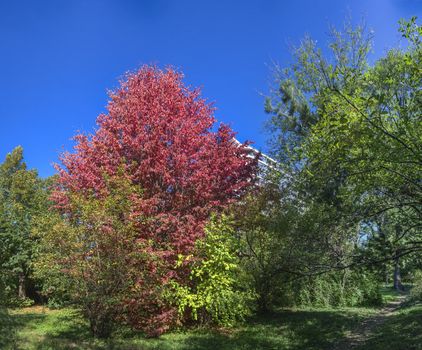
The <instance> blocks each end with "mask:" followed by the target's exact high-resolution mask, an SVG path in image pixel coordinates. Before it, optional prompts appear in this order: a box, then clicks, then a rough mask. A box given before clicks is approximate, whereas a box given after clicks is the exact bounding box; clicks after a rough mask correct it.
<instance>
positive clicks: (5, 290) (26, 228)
mask: <svg viewBox="0 0 422 350" xmlns="http://www.w3.org/2000/svg"><path fill="white" fill-rule="evenodd" d="M42 185H43V183H42V181H41V180H40V179H39V178H38V175H37V172H36V171H35V170H28V169H27V167H26V164H25V162H24V161H23V149H22V147H17V148H15V149H14V150H13V152H12V153H9V154H8V155H7V157H6V160H5V161H4V162H3V163H2V164H0V286H1V287H2V288H1V289H2V293H1V294H2V295H0V300H1V298H3V302H5V303H13V304H16V303H17V301H16V300H17V299H18V298H20V299H22V303H27V301H26V297H27V295H26V294H27V287H28V285H29V280H30V278H31V260H32V257H33V254H34V251H35V249H36V247H37V241H36V240H35V239H34V238H33V237H32V236H31V230H32V227H33V226H34V222H35V218H36V216H37V215H38V214H39V213H40V211H41V210H42V208H43V207H42V206H43V200H44V198H43V188H42Z"/></svg>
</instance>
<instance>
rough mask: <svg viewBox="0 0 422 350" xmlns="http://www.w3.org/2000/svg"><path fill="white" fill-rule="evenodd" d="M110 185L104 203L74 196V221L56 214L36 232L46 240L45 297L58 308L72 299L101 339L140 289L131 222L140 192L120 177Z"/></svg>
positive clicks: (42, 254) (40, 264)
mask: <svg viewBox="0 0 422 350" xmlns="http://www.w3.org/2000/svg"><path fill="white" fill-rule="evenodd" d="M107 185H108V188H107V191H108V195H107V196H105V197H103V198H97V197H96V196H95V195H94V194H89V195H87V196H82V195H74V196H72V198H71V203H69V204H70V205H72V206H73V209H74V211H73V213H74V215H73V216H67V217H63V216H61V215H60V214H59V213H56V212H54V211H51V212H49V213H48V214H47V215H44V217H42V218H40V219H39V221H38V227H37V230H36V232H35V233H34V234H35V235H36V236H38V237H39V239H40V248H39V251H38V256H37V259H36V261H35V262H34V268H35V276H36V277H37V278H38V279H39V280H41V281H42V285H43V293H44V294H45V296H46V297H48V298H49V299H50V302H51V303H52V304H58V305H60V304H62V303H63V302H66V301H68V300H69V299H71V301H72V302H74V303H76V304H77V305H79V306H80V307H81V308H82V311H83V313H84V315H85V316H86V317H87V319H88V320H89V321H90V326H91V330H92V332H93V334H95V335H96V336H98V337H107V336H108V335H109V334H110V333H111V331H112V329H113V327H114V323H115V321H116V319H117V318H122V317H123V310H124V308H123V301H124V299H125V298H126V297H127V294H126V293H129V289H130V288H132V287H133V286H134V284H135V283H134V279H133V277H134V276H135V271H133V270H131V269H130V268H129V266H130V265H129V264H128V261H130V259H132V258H133V254H136V252H135V251H136V249H135V247H136V244H135V232H134V230H133V226H132V224H128V223H127V220H125V218H127V217H128V216H130V215H131V214H132V213H133V210H132V207H131V204H130V198H132V196H137V195H140V192H139V189H138V188H136V187H135V186H133V185H130V184H129V182H128V181H127V180H126V179H125V178H124V177H120V176H116V177H115V178H110V179H108V180H107ZM132 273H133V274H132ZM139 273H140V272H139Z"/></svg>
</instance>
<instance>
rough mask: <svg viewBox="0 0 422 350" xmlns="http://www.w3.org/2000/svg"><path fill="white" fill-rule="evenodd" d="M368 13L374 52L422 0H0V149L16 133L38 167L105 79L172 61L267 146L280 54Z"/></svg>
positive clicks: (84, 123)
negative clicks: (266, 97) (266, 106)
mask: <svg viewBox="0 0 422 350" xmlns="http://www.w3.org/2000/svg"><path fill="white" fill-rule="evenodd" d="M348 15H351V16H352V19H353V21H358V20H359V19H360V18H362V17H364V18H365V19H366V22H367V24H368V26H369V27H370V28H372V29H373V30H374V32H375V46H374V52H373V57H374V58H375V57H379V56H380V55H382V54H383V53H384V52H385V51H386V50H387V49H388V48H391V47H393V46H397V45H398V44H399V43H400V36H399V35H398V34H397V21H398V20H399V19H400V18H409V17H411V16H412V15H419V18H421V17H422V0H367V1H364V0H349V1H346V0H335V1H334V0H327V1H317V0H314V1H311V0H295V1H272V0H255V1H248V0H243V1H230V0H225V1H224V0H213V1H198V0H196V1H194V0H186V1H184V0H178V1H164V0H155V1H153V0H150V1H146V0H145V1H142V0H138V1H135V0H133V1H128V0H114V1H111V0H110V1H106V0H103V1H96V0H86V1H78V0H73V1H65V0H54V1H43V0H38V1H19V0H14V1H5V0H0V82H1V84H0V121H1V123H0V158H1V159H3V158H4V156H5V154H6V153H8V152H10V151H11V150H12V149H13V148H14V147H15V146H17V145H22V146H23V147H24V150H25V158H26V161H27V163H28V165H29V166H30V167H35V168H37V169H38V170H39V173H40V175H41V176H49V175H52V174H53V173H54V169H53V168H52V166H51V165H52V163H53V162H56V161H57V159H58V155H59V154H60V153H61V152H62V151H63V150H66V149H67V150H69V149H71V146H72V142H71V141H70V139H71V137H72V136H73V135H74V134H75V133H76V132H77V131H78V130H81V131H85V132H91V131H93V129H94V127H95V119H96V116H97V115H98V114H99V113H100V112H103V111H104V107H105V105H106V103H107V92H106V91H107V89H112V88H114V87H116V86H117V79H118V78H119V77H120V76H121V75H122V74H123V73H124V72H126V71H128V70H134V69H136V68H137V67H139V66H140V65H142V64H148V63H154V64H157V65H159V66H166V65H172V66H174V67H176V68H178V69H179V70H181V71H183V72H184V74H185V77H186V78H185V81H186V83H187V84H189V85H192V86H200V87H202V89H203V95H204V96H205V97H206V98H207V99H208V100H210V101H213V102H215V105H216V107H217V112H216V117H217V119H218V120H219V121H222V122H225V123H229V124H230V125H231V126H232V127H233V129H234V130H236V131H237V132H238V138H239V139H240V140H242V141H243V140H245V139H249V140H253V141H255V146H256V147H258V148H260V149H262V150H264V151H265V150H266V142H267V141H266V140H267V139H268V135H267V134H266V133H265V132H264V130H263V123H264V121H265V120H266V118H267V116H266V115H265V113H264V111H263V97H262V94H265V93H267V92H268V90H269V85H270V83H271V73H270V68H271V64H272V62H274V61H276V62H278V63H279V64H281V65H282V66H286V65H288V64H289V62H290V60H291V58H290V54H289V46H291V45H292V44H297V43H298V42H299V40H300V39H301V38H302V37H303V36H304V35H305V34H310V35H311V36H312V37H314V38H315V39H317V40H318V42H319V43H321V44H322V45H324V44H325V43H326V42H327V36H326V33H327V28H328V25H329V24H334V25H337V26H339V25H341V23H342V22H343V20H344V18H345V17H347V16H348Z"/></svg>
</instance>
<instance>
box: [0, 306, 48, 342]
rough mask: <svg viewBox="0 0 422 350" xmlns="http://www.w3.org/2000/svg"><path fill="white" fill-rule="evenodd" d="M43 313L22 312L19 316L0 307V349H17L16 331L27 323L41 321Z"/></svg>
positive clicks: (43, 316)
mask: <svg viewBox="0 0 422 350" xmlns="http://www.w3.org/2000/svg"><path fill="white" fill-rule="evenodd" d="M44 318H45V315H43V314H32V313H31V314H22V315H19V317H16V315H12V314H10V313H9V312H8V310H7V309H5V308H1V307H0V349H2V350H7V349H19V345H18V343H19V339H18V336H17V333H18V331H19V330H20V329H22V328H24V327H28V325H29V324H35V323H36V322H42V321H43V319H44Z"/></svg>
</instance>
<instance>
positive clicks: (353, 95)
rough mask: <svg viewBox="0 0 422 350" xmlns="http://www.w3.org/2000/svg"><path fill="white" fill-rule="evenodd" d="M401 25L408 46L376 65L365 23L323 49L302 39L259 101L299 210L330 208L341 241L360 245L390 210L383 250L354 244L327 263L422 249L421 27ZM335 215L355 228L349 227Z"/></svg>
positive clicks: (411, 23)
mask: <svg viewBox="0 0 422 350" xmlns="http://www.w3.org/2000/svg"><path fill="white" fill-rule="evenodd" d="M400 31H401V32H402V34H403V36H404V37H405V38H406V39H407V40H408V43H409V44H408V46H407V47H406V49H404V50H391V51H389V52H388V53H387V54H386V55H385V56H384V57H383V58H381V59H379V60H378V61H377V62H376V63H375V64H374V65H373V66H370V65H369V64H368V61H367V55H368V53H369V51H370V48H371V41H372V35H371V33H370V32H368V31H366V30H365V27H364V26H359V27H357V28H353V27H351V26H350V25H346V26H345V28H344V30H343V31H337V30H335V29H333V30H332V31H331V38H332V40H331V41H330V43H329V47H328V50H322V49H321V48H319V47H318V46H317V44H316V42H314V41H313V40H311V39H310V38H305V40H304V41H303V42H302V43H301V45H300V47H299V48H297V49H296V50H295V52H294V54H295V63H294V64H293V65H292V66H291V67H290V68H288V69H278V68H277V69H276V87H275V89H274V90H273V93H272V94H271V96H270V97H269V98H268V99H267V101H266V111H267V112H268V113H269V114H270V115H271V119H270V121H269V126H270V128H271V130H272V131H273V135H274V138H273V150H274V153H275V155H276V156H278V159H279V160H280V161H281V163H282V164H283V166H284V169H285V172H287V173H288V174H289V175H290V178H292V179H293V181H292V182H293V186H295V188H296V192H295V193H296V196H297V197H298V198H299V199H300V201H301V202H302V207H303V210H305V211H306V210H308V209H307V208H311V207H313V206H315V205H319V206H321V207H324V206H325V207H326V208H329V210H328V211H327V213H329V212H330V213H331V214H330V218H331V224H330V225H329V226H330V227H331V228H330V229H329V230H328V232H332V233H334V232H339V231H340V232H343V235H344V237H343V242H353V241H357V244H356V247H357V248H359V249H358V250H361V249H364V248H365V247H366V243H365V241H366V240H368V239H372V235H371V234H369V235H368V234H367V233H366V232H365V230H366V228H368V227H377V229H376V230H373V231H372V232H375V233H377V234H378V233H379V232H382V231H383V228H382V227H380V226H379V225H380V223H382V222H383V220H381V219H382V217H390V218H393V217H394V220H395V224H394V230H396V232H395V233H394V235H392V236H394V237H396V240H397V242H395V244H394V249H384V250H383V252H384V253H385V254H387V256H383V257H381V256H379V255H376V254H373V255H366V258H365V259H362V256H361V255H360V254H358V250H352V251H351V257H352V258H353V256H354V259H353V261H351V262H350V259H349V258H347V259H345V261H344V262H343V263H342V264H336V265H335V266H333V267H334V268H346V267H348V266H352V265H358V264H363V263H365V264H374V263H378V262H379V261H381V260H385V259H390V260H393V261H397V259H399V258H400V257H401V256H404V255H408V254H413V253H414V252H416V251H420V250H421V249H422V245H421V241H422V240H421V237H420V232H421V230H420V228H421V222H422V221H421V218H422V217H421V213H422V207H421V205H422V199H421V180H420V174H421V170H422V168H421V166H422V159H421V154H422V123H421V105H422V104H421V76H422V74H421V68H420V67H421V40H420V36H421V28H420V27H419V26H418V25H417V24H416V18H412V19H411V20H410V21H408V22H405V21H403V22H401V27H400ZM327 52H328V53H327ZM340 222H341V223H343V224H342V225H343V226H349V227H356V230H355V235H349V234H348V233H347V232H348V231H347V230H344V229H343V228H341V226H339V225H338V223H340ZM344 223H346V225H344ZM386 229H387V227H385V229H384V231H385V230H386ZM388 229H389V230H391V225H390V226H389V228H388ZM328 234H329V233H328ZM319 235H321V232H320V231H319V232H315V233H314V236H315V237H318V236H319ZM360 238H361V239H360ZM359 239H360V241H359ZM347 244H349V243H347Z"/></svg>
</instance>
